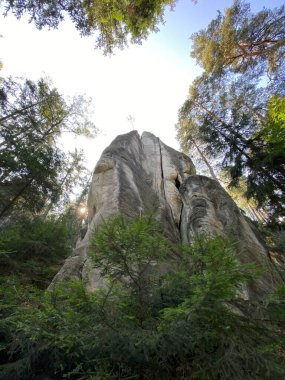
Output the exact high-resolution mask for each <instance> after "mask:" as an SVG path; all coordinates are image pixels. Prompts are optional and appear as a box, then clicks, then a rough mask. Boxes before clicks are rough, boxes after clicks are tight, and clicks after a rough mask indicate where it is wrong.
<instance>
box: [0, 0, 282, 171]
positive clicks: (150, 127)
mask: <svg viewBox="0 0 285 380" xmlns="http://www.w3.org/2000/svg"><path fill="white" fill-rule="evenodd" d="M250 3H251V4H252V9H253V10H255V11H256V10H259V9H261V8H262V7H263V6H266V7H274V6H280V5H282V4H283V3H284V1H281V0H271V1H269V0H268V1H265V0H255V1H251V2H250ZM231 4H232V1H230V0H216V1H211V0H199V1H198V3H197V4H196V5H195V4H193V2H192V1H191V0H180V1H178V3H177V5H176V8H175V10H174V11H173V12H170V11H167V12H166V15H165V21H166V22H165V24H164V25H162V26H161V27H160V32H159V33H157V34H152V35H150V36H149V38H148V40H147V41H144V42H143V44H142V45H140V46H134V45H133V46H130V47H129V48H128V49H125V50H124V51H117V52H116V54H115V55H114V56H112V57H105V56H103V54H102V53H101V52H100V51H98V50H94V49H93V46H94V42H93V41H94V39H93V38H92V37H90V38H80V36H79V34H78V32H77V31H76V30H75V28H74V27H73V25H72V24H71V23H70V22H69V21H68V20H66V21H65V22H64V23H62V24H60V27H59V29H58V30H51V31H48V30H42V31H38V30H36V29H35V27H34V26H33V25H32V24H28V23H27V20H26V19H21V20H20V21H19V20H16V19H15V18H14V17H13V16H8V17H6V18H3V17H1V18H0V34H1V35H2V36H3V38H1V39H0V58H1V59H2V61H3V63H4V69H3V71H2V73H1V75H2V76H4V77H5V76H8V75H13V76H19V75H24V76H27V77H29V78H31V79H38V78H39V77H40V76H42V75H48V76H49V77H50V78H51V79H52V81H53V82H54V84H55V86H56V87H58V89H59V91H60V92H62V93H64V94H69V95H72V94H79V93H85V94H86V95H87V96H90V97H92V99H93V103H94V122H95V123H96V125H97V126H98V128H99V129H100V130H101V131H102V133H101V135H100V136H99V137H97V138H96V139H95V140H93V141H92V142H90V141H88V142H87V141H86V140H83V139H77V140H76V141H74V140H73V139H71V138H70V137H68V136H65V137H64V146H65V148H66V147H69V149H72V147H74V146H77V147H80V146H81V147H83V148H84V151H85V154H86V157H87V163H88V167H89V168H90V169H92V168H93V167H94V165H95V164H96V161H97V160H98V158H99V157H100V154H101V152H102V150H103V149H104V148H105V147H106V146H107V145H108V144H109V143H110V142H111V140H112V139H113V138H115V137H116V135H118V134H121V133H126V132H128V131H129V130H131V125H130V123H129V122H128V121H127V116H128V115H130V114H131V115H133V116H134V117H135V123H134V126H135V129H137V130H138V131H139V132H140V133H141V132H142V131H144V130H147V131H149V132H152V133H154V134H156V135H157V136H158V137H160V138H161V140H162V141H164V142H165V143H167V144H168V145H171V146H172V147H174V148H176V149H178V148H179V145H178V143H177V141H176V139H175V134H176V132H175V129H174V125H175V123H176V121H177V112H178V109H179V107H180V106H181V105H182V103H183V101H184V100H185V98H186V96H187V91H188V87H189V85H190V84H191V82H192V80H193V79H194V78H195V76H197V75H199V73H200V72H201V70H200V69H199V68H197V67H196V66H195V63H194V61H193V60H192V59H191V58H190V49H191V41H190V39H189V37H190V35H191V34H192V33H194V32H196V31H198V30H200V29H202V28H204V27H206V26H207V24H208V23H209V22H210V21H211V20H212V19H213V18H214V17H216V14H217V10H218V9H219V10H221V11H222V10H223V9H224V8H225V7H227V6H230V5H231Z"/></svg>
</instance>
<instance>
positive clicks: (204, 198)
mask: <svg viewBox="0 0 285 380" xmlns="http://www.w3.org/2000/svg"><path fill="white" fill-rule="evenodd" d="M150 212H154V213H155V215H156V217H157V218H158V219H159V220H160V222H161V225H162V227H163V229H164V231H165V234H166V235H167V237H168V239H169V240H170V241H172V242H174V243H178V242H180V241H182V242H183V243H186V244H189V243H191V241H192V239H193V237H194V236H195V235H197V234H200V233H205V234H208V235H215V234H218V235H222V236H231V237H232V238H233V239H235V240H236V241H237V246H238V252H239V260H240V261H241V262H255V263H256V264H258V265H260V266H262V267H264V268H266V272H265V274H264V276H263V277H262V278H261V279H260V280H258V281H256V282H255V283H254V284H251V286H248V287H247V288H246V289H245V292H244V297H251V296H253V295H254V296H255V295H262V294H264V293H266V292H268V291H270V290H271V289H272V288H273V287H274V286H275V284H276V279H275V273H274V271H273V269H272V267H271V265H270V261H269V259H268V256H267V252H266V250H265V248H264V247H263V246H262V244H261V243H260V241H259V240H258V239H257V237H256V235H255V234H254V232H253V230H252V229H251V227H250V225H249V224H248V223H247V221H246V220H245V218H244V217H243V216H242V215H241V213H240V211H239V209H238V208H237V206H236V205H235V203H234V202H233V200H232V199H231V197H230V196H229V195H228V194H227V192H226V191H225V190H224V189H223V188H222V187H221V186H220V185H219V183H217V182H216V181H213V180H212V179H210V178H207V177H204V176H199V175H196V174H195V167H194V165H193V163H192V161H191V160H190V158H189V157H188V156H186V155H185V154H183V153H180V152H178V151H176V150H174V149H172V148H170V147H168V146H167V145H165V144H163V143H162V142H161V141H160V140H159V138H157V137H155V136H154V135H152V134H151V133H148V132H144V133H143V134H142V136H141V137H140V136H139V134H138V133H137V132H136V131H133V132H130V133H127V134H125V135H121V136H118V137H117V138H116V139H115V140H114V141H113V142H112V143H111V145H110V146H109V147H108V148H106V149H105V150H104V152H103V153H102V156H101V158H100V160H99V162H98V163H97V165H96V167H95V169H94V173H93V178H92V182H91V186H90V191H89V195H88V215H89V223H88V229H87V232H86V234H85V236H84V238H83V239H82V240H79V242H78V243H77V246H76V248H75V250H74V252H73V255H72V256H71V257H70V258H68V259H67V260H66V262H65V264H64V265H63V267H62V269H61V270H60V271H59V273H58V274H57V275H56V277H55V278H54V280H53V282H52V284H51V286H50V287H53V286H54V284H56V283H57V282H60V281H65V280H66V279H68V278H82V279H84V281H85V282H86V286H87V288H88V289H90V290H92V289H100V288H104V286H105V285H104V281H103V280H102V278H101V277H100V272H99V271H98V270H97V269H96V270H95V269H94V268H92V265H91V263H90V261H89V258H88V255H87V251H88V245H89V241H90V235H91V234H92V232H93V231H94V230H95V229H96V228H97V227H98V226H99V225H100V224H101V223H102V222H103V221H105V220H107V219H108V218H109V217H110V216H112V215H116V214H123V215H125V216H127V217H129V218H134V217H136V216H138V215H140V214H142V213H150Z"/></svg>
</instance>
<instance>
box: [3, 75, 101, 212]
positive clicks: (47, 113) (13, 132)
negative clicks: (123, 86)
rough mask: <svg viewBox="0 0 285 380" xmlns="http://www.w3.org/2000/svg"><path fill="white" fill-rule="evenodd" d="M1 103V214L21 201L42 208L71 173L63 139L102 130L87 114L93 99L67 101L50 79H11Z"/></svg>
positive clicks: (34, 207)
mask: <svg viewBox="0 0 285 380" xmlns="http://www.w3.org/2000/svg"><path fill="white" fill-rule="evenodd" d="M0 104H1V111H0V127H1V128H0V167H1V174H0V179H1V187H0V191H1V202H0V204H1V210H0V213H1V216H3V215H7V212H8V210H10V211H11V209H12V208H13V207H15V206H16V205H17V204H18V203H19V202H20V204H21V207H24V208H25V209H29V210H31V211H36V212H39V211H40V210H42V209H43V207H44V206H45V204H46V200H47V199H48V198H51V199H55V198H57V196H56V194H59V193H60V192H61V188H62V181H63V178H65V177H66V175H67V174H68V175H70V174H71V172H70V170H71V169H70V164H69V163H68V157H67V155H66V154H65V153H64V152H63V151H62V149H61V148H60V146H59V145H58V139H59V137H60V136H61V135H62V133H65V132H66V133H67V132H69V133H74V134H77V135H78V134H80V135H85V136H94V135H95V134H96V133H97V130H96V128H95V126H94V124H93V123H92V122H91V121H90V120H89V118H88V108H89V105H90V101H89V100H86V99H85V98H84V97H82V96H79V97H76V98H74V99H72V100H70V101H69V100H66V99H64V98H63V96H62V95H60V93H59V92H58V90H57V89H55V88H53V87H52V85H51V84H50V83H49V82H48V81H47V80H45V79H40V80H39V81H37V82H32V81H30V80H24V79H19V80H13V79H11V78H9V79H7V80H4V81H3V82H2V83H1V89H0ZM77 161H78V159H77ZM65 179H66V180H67V177H66V178H65ZM65 183H66V181H65Z"/></svg>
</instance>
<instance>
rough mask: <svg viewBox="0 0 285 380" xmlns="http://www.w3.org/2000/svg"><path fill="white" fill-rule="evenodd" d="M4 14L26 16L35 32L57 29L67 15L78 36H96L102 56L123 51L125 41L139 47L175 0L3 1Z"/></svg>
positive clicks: (155, 29) (161, 20)
mask: <svg viewBox="0 0 285 380" xmlns="http://www.w3.org/2000/svg"><path fill="white" fill-rule="evenodd" d="M3 3H4V14H7V13H9V12H12V13H13V14H14V15H15V16H16V17H17V18H20V17H22V15H23V14H25V13H27V14H28V15H29V17H30V22H34V23H35V25H36V27H37V28H38V29H42V28H43V27H46V26H47V27H49V28H57V27H58V25H59V23H60V22H62V21H63V19H64V17H65V15H68V16H69V17H70V18H71V20H72V22H73V23H74V24H75V27H76V28H77V29H78V30H79V32H80V34H81V35H82V36H89V35H91V34H94V33H96V34H97V36H96V45H95V46H96V47H97V48H102V49H103V51H104V53H105V54H108V53H112V52H113V50H114V48H116V47H118V48H123V47H125V46H126V45H127V43H128V40H130V41H131V42H132V43H141V41H142V40H143V39H145V38H146V37H147V36H148V34H149V33H150V32H152V31H157V30H158V28H157V24H158V23H160V22H163V13H164V10H165V7H166V6H167V5H170V6H173V5H174V4H175V0H155V1H153V0H141V1H130V0H127V1H125V0H112V1H109V0H100V1H94V0H92V1H81V2H78V1H74V0H62V1H52V0H43V1H33V2H31V1H29V0H24V1H22V0H21V1H14V0H5V1H4V2H3Z"/></svg>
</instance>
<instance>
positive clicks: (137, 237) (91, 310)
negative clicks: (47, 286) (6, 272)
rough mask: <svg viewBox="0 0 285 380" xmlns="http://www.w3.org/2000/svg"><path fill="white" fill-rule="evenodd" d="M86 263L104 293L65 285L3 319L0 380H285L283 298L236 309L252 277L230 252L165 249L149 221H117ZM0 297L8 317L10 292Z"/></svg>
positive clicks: (229, 247) (200, 241)
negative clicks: (96, 272)
mask: <svg viewBox="0 0 285 380" xmlns="http://www.w3.org/2000/svg"><path fill="white" fill-rule="evenodd" d="M90 253H91V258H92V260H93V263H94V265H95V267H96V268H97V270H99V271H100V274H101V276H103V277H104V281H105V287H104V288H102V289H100V290H97V291H93V292H90V291H88V290H87V289H86V288H85V287H84V284H83V283H82V282H72V283H65V284H62V285H61V286H59V287H57V288H55V289H54V291H53V292H47V293H46V294H45V295H44V296H42V299H41V301H38V302H39V304H37V306H39V307H36V308H35V307H34V306H33V305H31V301H30V302H27V301H26V302H25V300H22V301H21V306H20V307H18V309H17V310H15V308H14V309H13V311H12V313H11V314H9V313H7V312H6V313H5V318H3V319H2V321H1V323H0V329H1V328H2V331H5V334H6V337H7V338H6V341H5V344H3V345H2V347H3V349H2V352H3V354H2V357H3V356H4V357H5V358H6V361H4V363H3V365H2V368H3V377H2V378H3V379H5V378H7V379H9V378H14V379H15V380H17V379H23V380H24V379H29V378H33V377H35V376H38V377H39V378H40V377H43V375H45V376H49V377H51V378H55V379H57V378H58V379H61V378H64V377H70V378H73V379H90V378H94V377H95V378H98V379H107V378H109V379H119V378H121V379H124V378H125V379H127V378H139V379H142V380H146V379H158V378H163V379H166V380H170V379H181V378H194V379H198V380H199V379H201V380H202V379H214V380H218V379H229V378H234V379H246V380H251V379H253V378H264V379H271V378H282V377H284V368H283V365H284V363H283V362H282V360H283V347H284V321H285V314H284V289H283V292H282V289H280V292H279V293H277V294H275V295H274V296H271V297H270V298H269V300H267V301H265V302H264V301H262V300H254V301H251V300H244V299H243V297H242V296H241V295H242V289H243V286H244V283H245V282H247V281H252V280H253V279H254V278H255V277H256V276H257V274H256V273H255V268H254V267H253V266H249V265H243V264H240V263H239V262H238V261H237V252H236V251H235V249H234V246H233V244H231V243H229V242H228V241H225V240H223V239H222V238H221V237H215V238H208V237H206V236H200V237H198V238H197V239H196V240H195V241H193V244H192V245H191V246H183V247H181V246H179V247H172V246H171V245H170V244H169V243H168V242H167V241H166V238H165V237H164V236H163V234H162V233H161V231H160V226H159V225H158V223H157V222H156V221H154V220H153V218H152V217H149V216H140V217H139V218H137V219H134V220H127V219H126V218H123V217H122V216H119V217H114V218H112V219H111V220H109V221H106V222H105V223H104V224H103V225H102V226H101V227H99V228H98V229H97V230H96V231H95V232H94V236H93V242H92V247H91V252H90ZM1 291H2V293H3V295H4V297H3V298H4V300H5V299H6V303H5V302H4V303H3V304H4V305H6V310H7V309H9V308H11V303H12V302H13V288H8V289H7V288H6V287H3V289H1ZM5 296H6V297H5ZM17 296H18V295H17ZM29 297H30V298H31V296H29ZM3 298H2V299H3ZM265 305H269V306H270V307H267V306H265ZM273 316H274V317H275V318H273ZM0 331H1V330H0ZM5 354H6V356H5ZM5 376H6V377H5Z"/></svg>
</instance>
